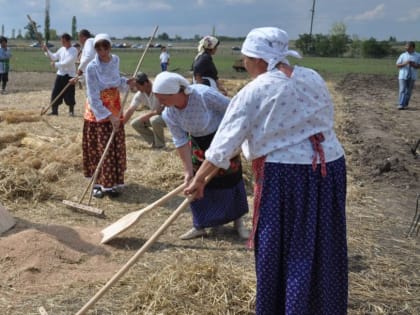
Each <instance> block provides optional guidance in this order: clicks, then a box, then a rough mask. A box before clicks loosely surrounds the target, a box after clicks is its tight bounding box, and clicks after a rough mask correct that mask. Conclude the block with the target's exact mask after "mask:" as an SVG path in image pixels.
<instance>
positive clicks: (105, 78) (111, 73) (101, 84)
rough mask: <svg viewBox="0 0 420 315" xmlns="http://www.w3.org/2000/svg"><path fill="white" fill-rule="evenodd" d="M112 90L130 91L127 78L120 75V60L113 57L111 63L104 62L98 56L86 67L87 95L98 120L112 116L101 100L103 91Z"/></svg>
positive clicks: (115, 56)
mask: <svg viewBox="0 0 420 315" xmlns="http://www.w3.org/2000/svg"><path fill="white" fill-rule="evenodd" d="M110 88H118V89H119V90H120V92H126V91H127V90H128V85H127V78H124V77H122V76H121V75H120V58H119V57H118V56H117V55H112V57H111V60H110V61H109V62H102V61H100V59H99V57H98V55H96V56H95V58H94V59H93V60H92V61H91V62H90V63H89V64H88V66H87V67H86V94H87V98H88V101H89V106H90V109H91V110H92V112H93V114H94V115H95V118H96V120H102V119H105V118H107V117H108V116H109V115H111V111H109V110H108V109H107V108H106V107H105V106H104V105H103V102H102V100H101V91H103V90H106V89H110Z"/></svg>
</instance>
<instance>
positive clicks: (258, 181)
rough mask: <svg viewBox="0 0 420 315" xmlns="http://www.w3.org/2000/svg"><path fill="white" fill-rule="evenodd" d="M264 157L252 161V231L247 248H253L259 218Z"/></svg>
mask: <svg viewBox="0 0 420 315" xmlns="http://www.w3.org/2000/svg"><path fill="white" fill-rule="evenodd" d="M265 158H266V157H265V156H262V157H259V158H258V159H255V160H253V161H252V173H253V174H254V179H255V180H254V213H253V216H252V231H251V235H250V236H249V239H248V242H247V246H248V248H250V249H252V248H254V244H255V242H254V239H255V233H256V231H257V225H258V219H259V216H260V202H261V194H262V188H263V182H264V164H265Z"/></svg>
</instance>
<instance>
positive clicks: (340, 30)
mask: <svg viewBox="0 0 420 315" xmlns="http://www.w3.org/2000/svg"><path fill="white" fill-rule="evenodd" d="M44 22H45V24H44V32H43V33H44V34H41V33H40V32H38V31H37V29H38V28H39V26H38V25H37V27H36V28H34V27H33V25H32V24H31V23H30V22H28V24H27V25H26V26H25V27H24V29H26V32H25V34H24V35H22V34H21V32H20V31H19V33H18V35H17V36H16V37H15V31H14V30H13V31H12V38H17V39H36V38H39V37H41V38H42V37H43V38H45V42H48V41H49V40H50V39H51V40H57V39H59V36H60V35H58V34H57V32H56V30H54V29H51V28H50V17H49V8H48V7H47V8H46V10H45V21H44ZM36 32H38V34H37V33H36ZM3 33H4V25H2V35H3ZM42 35H43V36H42ZM70 35H71V36H72V37H73V39H75V40H78V32H77V19H76V17H75V16H73V17H72V23H71V34H70ZM200 38H201V36H200V35H198V34H197V35H195V36H194V38H192V39H189V40H194V41H198V40H199V39H200ZM218 38H219V39H220V40H221V41H243V40H244V37H229V36H219V35H218ZM123 39H126V40H142V39H144V38H142V37H140V36H127V37H124V38H123ZM156 39H157V40H160V41H172V40H175V41H179V40H185V39H183V38H182V37H181V36H179V35H175V36H174V37H173V38H171V37H170V36H169V35H168V34H167V33H165V32H163V33H161V34H158V35H157V36H156ZM397 45H400V46H402V45H403V44H402V43H399V42H397V39H396V38H395V37H392V36H391V37H390V38H389V39H388V40H382V41H378V40H376V39H375V38H373V37H371V38H369V39H367V40H361V39H359V38H358V36H356V35H353V36H352V37H350V36H349V35H348V34H347V33H346V25H345V24H344V23H340V22H339V23H334V24H333V26H332V28H331V30H330V33H329V34H307V33H305V34H300V35H299V37H298V39H297V40H296V41H295V42H294V46H295V47H296V49H298V50H300V51H301V52H302V54H303V55H307V56H316V57H355V58H359V57H364V58H384V57H389V56H397V55H398V54H399V53H401V48H400V47H398V48H395V47H396V46H397ZM419 47H420V45H419Z"/></svg>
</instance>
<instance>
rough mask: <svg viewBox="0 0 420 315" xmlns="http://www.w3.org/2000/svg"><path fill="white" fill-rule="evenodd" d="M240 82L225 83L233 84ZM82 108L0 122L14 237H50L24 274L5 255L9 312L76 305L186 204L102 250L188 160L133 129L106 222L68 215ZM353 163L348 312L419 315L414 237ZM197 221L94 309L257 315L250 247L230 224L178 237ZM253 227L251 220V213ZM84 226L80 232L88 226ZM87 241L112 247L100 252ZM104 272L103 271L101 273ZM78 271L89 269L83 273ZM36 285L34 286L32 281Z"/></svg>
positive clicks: (1, 182)
mask: <svg viewBox="0 0 420 315" xmlns="http://www.w3.org/2000/svg"><path fill="white" fill-rule="evenodd" d="M229 84H231V85H229ZM243 84H244V82H234V83H230V82H229V81H227V80H226V81H225V85H226V86H228V88H229V89H231V90H232V89H234V88H236V89H239V88H240V87H242V86H243ZM334 87H335V85H334V84H332V83H331V84H330V89H331V91H332V92H333V94H334V99H335V103H336V106H337V110H336V118H337V124H336V125H337V131H338V134H339V137H340V139H341V140H342V141H343V142H344V146H345V148H346V152H349V153H351V152H353V151H356V150H360V148H359V147H358V146H357V142H355V141H350V140H352V138H351V137H352V135H351V134H348V133H347V131H348V130H349V129H351V128H352V127H353V126H355V125H356V124H357V121H354V119H353V118H352V113H350V112H349V110H348V107H347V104H346V99H345V98H344V97H343V96H342V94H341V93H340V91H336V90H335V89H334ZM36 95H37V96H42V97H43V98H37V99H35V101H34V102H35V103H37V104H38V105H39V104H43V103H45V102H44V100H45V99H48V95H49V91H44V92H37V94H36ZM78 95H79V98H80V99H79V100H78V104H82V103H83V94H82V93H78ZM18 96H19V95H17V96H16V97H18ZM26 96H27V95H26ZM8 97H11V95H8ZM15 103H19V104H20V103H24V102H23V101H19V102H18V101H16V102H15ZM10 104H13V101H12V100H11V101H9V103H8V104H6V105H5V106H8V107H7V109H6V110H5V109H4V108H3V113H2V114H1V117H7V115H5V114H6V113H11V112H15V111H16V108H14V107H13V106H12V105H10ZM0 110H2V109H1V108H0ZM22 110H23V109H22ZM76 110H79V112H78V117H77V118H74V119H71V118H68V117H64V116H59V117H55V118H49V119H45V120H44V119H43V120H33V121H32V120H26V121H23V120H22V121H19V122H16V121H15V123H13V124H12V123H9V122H8V121H7V119H6V118H4V119H3V121H1V122H0V124H2V125H3V127H4V125H5V124H6V123H8V125H7V126H8V128H7V129H8V130H7V132H4V131H3V130H4V129H2V131H1V132H0V161H1V164H0V200H1V201H2V203H3V204H5V205H7V207H8V208H9V209H10V211H11V213H12V214H13V215H14V216H15V217H16V218H18V220H19V221H20V222H19V225H18V227H17V231H16V232H14V233H15V234H12V235H15V236H18V234H19V232H21V231H25V230H28V229H31V228H35V229H36V230H37V231H38V232H37V233H36V235H37V237H39V238H40V239H39V241H38V244H39V245H40V246H41V245H42V244H43V243H45V244H50V246H46V247H45V252H43V253H40V257H39V258H38V260H39V261H38V264H33V265H29V267H28V266H26V264H25V266H26V267H25V269H24V270H21V269H19V267H21V266H20V265H19V264H20V263H22V262H21V261H19V260H18V259H17V258H16V257H12V256H7V257H8V258H7V257H2V258H0V272H10V270H11V269H12V268H17V272H16V276H15V278H13V279H9V281H6V280H4V282H1V281H0V293H1V298H0V309H2V314H5V315H7V314H10V315H20V314H22V315H23V314H25V315H28V314H37V313H38V312H37V310H38V307H39V306H41V305H43V306H44V307H45V309H46V310H47V311H48V313H49V314H54V315H57V314H74V313H76V312H77V311H78V310H79V309H80V308H81V307H82V306H83V305H84V304H85V303H86V302H87V301H88V300H89V299H90V298H91V297H92V296H93V295H94V294H95V293H97V292H98V290H99V289H100V288H102V286H103V285H104V284H105V283H106V282H107V281H108V280H109V277H110V276H109V275H112V274H115V273H116V272H117V271H118V269H119V267H118V268H114V269H112V270H110V268H109V266H108V267H107V268H105V263H106V264H110V263H112V264H113V265H116V266H123V265H124V264H125V263H126V262H127V261H128V259H130V258H131V257H132V256H133V255H134V254H135V253H136V252H137V250H139V248H141V246H143V244H144V243H145V241H146V240H147V239H148V238H149V237H150V235H152V234H153V233H154V232H155V231H156V230H157V229H158V228H159V227H160V226H161V224H162V223H163V222H164V220H166V218H167V217H168V216H169V215H170V214H171V213H172V211H173V209H175V208H176V207H177V206H178V205H179V203H180V202H181V201H182V200H183V197H182V196H179V197H176V198H174V199H173V200H171V201H169V202H168V204H167V205H164V206H162V207H159V208H158V209H156V210H153V211H152V212H151V213H150V214H148V215H147V216H145V217H142V219H141V220H140V222H138V223H137V224H136V225H135V226H133V227H132V228H130V229H129V230H128V231H126V232H124V233H123V235H121V236H119V237H118V238H117V239H115V240H113V241H112V242H110V244H108V245H105V246H99V245H98V240H99V239H100V236H99V231H100V230H101V229H102V228H104V227H106V226H107V225H109V224H111V223H113V222H115V221H116V220H117V219H119V218H120V217H122V216H123V215H125V214H127V213H129V212H131V211H134V210H138V209H141V208H142V207H144V206H146V205H148V204H150V203H151V202H153V201H155V200H156V199H158V198H159V197H161V196H162V195H164V194H165V193H167V192H168V191H169V190H172V189H174V188H175V187H177V186H178V185H179V184H181V182H182V180H183V174H182V165H181V163H180V161H179V159H178V157H177V153H176V152H175V150H174V149H173V147H172V145H169V148H168V149H166V150H163V151H157V150H151V149H149V148H148V147H147V146H146V145H145V144H144V142H142V141H141V140H139V139H138V138H137V137H136V135H135V133H134V132H133V130H132V129H131V128H128V127H127V128H126V133H127V139H126V140H127V141H126V142H127V157H128V170H127V173H126V184H127V187H126V190H125V192H124V197H123V198H117V199H109V198H104V199H101V200H93V206H95V207H98V208H101V209H104V210H105V213H106V218H105V219H98V218H93V217H89V216H87V215H84V214H80V213H76V212H72V211H70V210H69V209H67V208H66V207H65V206H63V205H62V204H61V203H60V201H61V200H62V199H68V200H71V199H73V200H75V199H78V198H79V197H80V195H81V193H82V191H83V190H84V189H85V187H86V185H87V183H88V182H87V180H86V179H84V178H83V176H82V170H81V125H82V120H81V113H80V111H81V109H80V107H79V108H76ZM30 111H33V112H32V114H28V117H30V116H31V115H34V116H35V114H34V113H37V111H36V110H35V109H34V108H33V106H31V107H30V108H29V109H28V113H30ZM36 115H38V114H36ZM19 116H21V117H23V116H24V115H22V113H21V114H20V115H19ZM38 116H39V115H38ZM9 119H10V118H9ZM167 136H168V135H167ZM168 138H169V136H168ZM355 159H356V155H352V154H348V157H347V162H348V165H355V164H357V161H356V160H355ZM244 165H245V167H244V169H245V173H244V177H245V180H246V187H247V191H248V194H249V203H250V204H252V193H251V192H252V190H251V186H252V176H251V173H250V167H249V163H248V162H245V163H244ZM348 171H349V172H348V206H347V209H348V215H347V218H348V244H349V256H350V298H349V314H352V315H356V314H357V315H359V314H360V315H362V314H407V315H408V314H411V315H414V314H419V313H420V300H419V299H418V296H420V285H419V274H418V270H417V269H416V267H417V266H418V265H419V262H420V257H419V252H418V244H417V241H416V240H415V239H405V238H404V237H402V236H401V235H399V234H396V233H395V232H396V231H401V230H404V228H405V224H406V222H404V219H403V218H399V219H395V217H390V216H388V215H386V214H385V213H384V212H383V208H382V203H381V201H382V200H380V199H379V198H380V196H379V195H378V197H376V195H375V191H371V190H369V187H366V186H364V184H363V182H362V178H363V175H364V174H363V170H361V169H359V168H357V167H349V170H348ZM190 224H191V219H190V215H189V214H188V213H185V214H183V215H181V216H180V217H179V218H178V219H177V221H176V222H175V223H174V224H173V225H172V226H171V227H169V229H168V230H167V231H166V232H165V233H164V234H163V235H162V236H161V237H160V238H159V240H158V241H157V242H156V243H154V244H153V246H152V247H151V248H150V249H149V250H148V252H147V253H146V254H144V256H142V257H141V259H140V260H139V261H138V262H137V263H136V264H135V265H134V266H133V267H132V268H131V269H130V271H129V272H127V273H126V274H125V275H124V277H122V278H121V279H120V280H119V281H118V282H117V283H116V284H115V285H114V286H112V288H111V289H110V290H109V291H108V292H107V293H106V294H105V295H104V296H103V297H102V298H101V299H100V300H99V301H98V302H97V303H96V305H95V306H94V307H93V308H92V311H90V312H88V314H154V315H155V314H200V315H211V314H221V315H222V314H223V315H225V314H232V315H233V314H253V313H254V306H255V273H254V261H253V252H251V251H249V250H247V249H245V247H244V243H243V241H241V240H238V238H237V236H236V233H235V232H234V231H233V229H232V227H231V226H224V227H222V228H220V229H215V230H212V231H210V235H209V237H208V238H205V239H196V240H192V241H189V242H185V241H180V240H179V239H178V238H177V235H179V234H181V233H182V232H184V231H185V230H186V229H188V228H189V227H190ZM247 224H248V225H250V216H249V217H248V222H247ZM51 226H54V227H57V229H58V232H56V233H52V232H51V231H50V230H51ZM76 228H77V229H76ZM79 228H83V229H84V230H85V232H84V234H83V233H81V232H80V231H79ZM67 233H68V234H67ZM60 235H61V236H60ZM47 236H48V237H47ZM89 236H90V237H92V239H88V237H89ZM73 238H74V239H73ZM6 239H7V236H6V238H0V244H1V241H2V240H3V241H5V240H6ZM70 240H71V241H70ZM53 242H57V244H56V243H53ZM51 244H52V245H51ZM21 246H25V242H23V243H21ZM53 248H55V250H54V249H53ZM57 248H58V249H59V250H57ZM86 248H88V249H92V248H93V249H94V250H95V251H100V252H101V253H102V252H106V255H103V256H99V257H98V255H96V254H93V253H92V252H90V251H88V250H86ZM22 249H23V250H24V248H22ZM51 251H52V252H51ZM54 251H56V252H58V253H59V255H58V254H56V253H55V252H54ZM75 253H77V254H75ZM34 255H35V254H34ZM49 255H51V257H53V258H54V259H53V260H51V265H47V266H48V267H49V269H48V268H47V267H46V266H44V265H43V264H42V263H44V262H46V261H47V260H48V259H47V258H48V257H49ZM75 257H76V258H77V259H76V258H75ZM42 258H44V260H45V261H43V259H42ZM95 259H96V260H95ZM47 269H48V271H49V273H48V276H49V277H51V278H50V279H54V277H55V278H56V279H62V280H61V282H58V284H57V283H54V284H52V282H45V280H44V279H43V278H45V276H46V270H47ZM105 270H106V273H105ZM101 271H103V273H104V274H105V275H102V276H101ZM70 272H76V273H77V274H78V275H79V278H77V277H75V276H74V279H72V277H71V276H68V277H63V276H65V275H66V273H70ZM28 274H29V276H30V277H29V279H35V280H36V281H34V280H32V282H29V283H28V284H27V287H26V288H25V283H22V282H21V281H22V279H24V278H25V277H27V276H28ZM93 274H95V276H93ZM83 275H85V276H86V278H88V275H92V276H91V277H90V278H89V279H86V280H83V279H82V280H80V277H82V278H83ZM76 279H77V280H76ZM49 281H50V280H49ZM34 283H36V284H37V293H34V292H32V291H30V289H29V288H30V287H33V285H34ZM19 285H21V286H22V287H20V286H19Z"/></svg>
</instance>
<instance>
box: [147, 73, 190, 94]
mask: <svg viewBox="0 0 420 315" xmlns="http://www.w3.org/2000/svg"><path fill="white" fill-rule="evenodd" d="M189 86H190V82H188V80H187V79H185V78H184V77H183V76H182V75H180V74H178V73H174V72H169V71H163V72H161V73H159V74H158V75H157V76H156V77H155V80H154V81H153V88H152V90H153V93H158V94H176V93H178V92H179V90H180V88H181V87H184V93H185V94H190V93H191V88H190V87H189Z"/></svg>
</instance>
